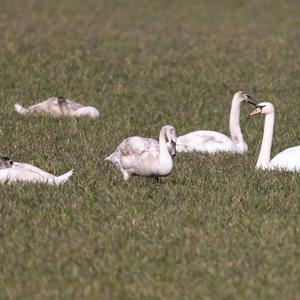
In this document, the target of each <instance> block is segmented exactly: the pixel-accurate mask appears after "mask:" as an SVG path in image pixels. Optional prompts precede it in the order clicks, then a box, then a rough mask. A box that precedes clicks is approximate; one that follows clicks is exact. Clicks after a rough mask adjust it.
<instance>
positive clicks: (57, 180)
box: [55, 169, 74, 185]
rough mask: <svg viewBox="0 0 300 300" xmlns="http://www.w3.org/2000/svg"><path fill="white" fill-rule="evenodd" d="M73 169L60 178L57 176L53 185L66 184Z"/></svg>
mask: <svg viewBox="0 0 300 300" xmlns="http://www.w3.org/2000/svg"><path fill="white" fill-rule="evenodd" d="M73 171H74V170H73V169H72V170H71V171H69V172H67V173H65V174H63V175H61V176H57V177H56V178H55V184H57V185H59V184H63V183H65V182H67V181H68V180H69V178H70V177H71V176H72V175H73Z"/></svg>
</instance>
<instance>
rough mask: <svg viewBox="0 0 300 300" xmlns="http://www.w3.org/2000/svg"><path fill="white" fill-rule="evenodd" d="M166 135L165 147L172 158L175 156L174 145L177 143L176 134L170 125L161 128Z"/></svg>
mask: <svg viewBox="0 0 300 300" xmlns="http://www.w3.org/2000/svg"><path fill="white" fill-rule="evenodd" d="M163 129H164V130H165V133H166V140H167V146H168V150H169V153H170V154H171V155H172V156H175V154H176V143H177V134H176V129H175V127H174V126H172V125H166V126H164V127H163Z"/></svg>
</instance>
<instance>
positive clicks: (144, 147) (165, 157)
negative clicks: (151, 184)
mask: <svg viewBox="0 0 300 300" xmlns="http://www.w3.org/2000/svg"><path fill="white" fill-rule="evenodd" d="M176 140H177V137H176V130H175V128H174V127H173V126H171V125H166V126H163V127H162V129H161V131H160V134H159V142H158V141H157V140H155V139H151V138H143V137H139V136H133V137H129V138H127V139H125V140H124V141H123V142H122V143H121V144H120V145H119V146H118V147H117V149H116V150H115V152H114V153H112V154H111V155H110V156H108V157H106V158H105V160H108V161H110V162H112V163H113V164H114V165H115V166H116V167H117V168H118V169H119V170H120V171H121V172H122V174H123V178H124V180H125V181H126V180H128V179H129V177H130V175H138V176H153V177H159V176H167V175H170V174H171V172H172V169H173V156H174V155H175V151H176V148H175V147H176ZM167 141H168V142H170V145H171V148H170V149H168V146H167Z"/></svg>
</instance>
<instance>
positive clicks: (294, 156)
mask: <svg viewBox="0 0 300 300" xmlns="http://www.w3.org/2000/svg"><path fill="white" fill-rule="evenodd" d="M270 164H271V166H272V167H274V168H278V169H286V170H290V171H300V146H296V147H291V148H288V149H286V150H284V151H282V152H280V153H279V154H277V155H276V156H275V157H274V158H273V159H272V160H271V162H270Z"/></svg>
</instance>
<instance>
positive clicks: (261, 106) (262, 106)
mask: <svg viewBox="0 0 300 300" xmlns="http://www.w3.org/2000/svg"><path fill="white" fill-rule="evenodd" d="M256 107H257V108H260V109H261V110H262V109H263V108H264V107H265V105H258V106H256Z"/></svg>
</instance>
